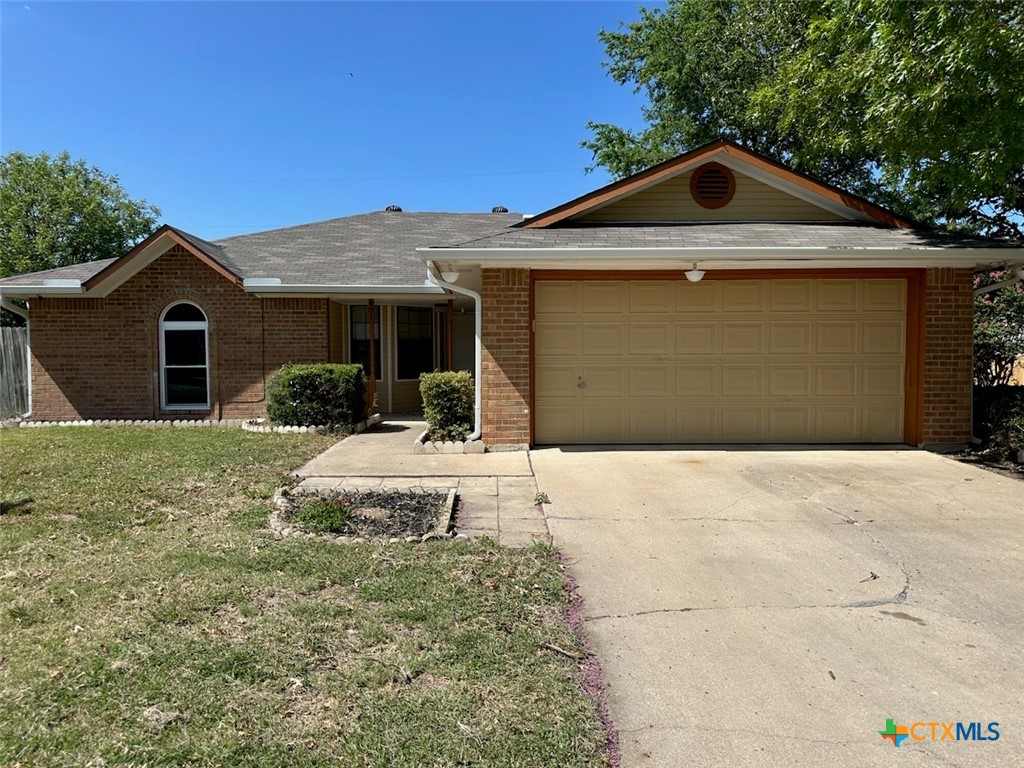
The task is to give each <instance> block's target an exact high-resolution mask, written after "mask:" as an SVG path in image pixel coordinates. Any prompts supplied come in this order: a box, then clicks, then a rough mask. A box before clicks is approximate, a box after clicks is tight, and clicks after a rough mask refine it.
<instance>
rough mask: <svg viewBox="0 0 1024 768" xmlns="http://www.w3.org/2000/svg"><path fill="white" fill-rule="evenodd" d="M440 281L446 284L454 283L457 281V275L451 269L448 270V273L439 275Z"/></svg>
mask: <svg viewBox="0 0 1024 768" xmlns="http://www.w3.org/2000/svg"><path fill="white" fill-rule="evenodd" d="M441 279H442V280H444V281H445V282H446V283H454V282H455V281H456V280H458V279H459V273H458V272H456V271H455V270H453V269H449V270H448V271H446V272H442V273H441Z"/></svg>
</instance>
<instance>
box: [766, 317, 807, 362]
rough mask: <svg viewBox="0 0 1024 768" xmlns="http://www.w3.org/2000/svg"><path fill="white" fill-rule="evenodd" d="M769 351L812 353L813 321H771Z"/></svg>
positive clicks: (797, 353)
mask: <svg viewBox="0 0 1024 768" xmlns="http://www.w3.org/2000/svg"><path fill="white" fill-rule="evenodd" d="M768 351H769V352H770V353H771V354H773V355H809V354H811V323H785V322H780V323H770V324H769V326H768Z"/></svg>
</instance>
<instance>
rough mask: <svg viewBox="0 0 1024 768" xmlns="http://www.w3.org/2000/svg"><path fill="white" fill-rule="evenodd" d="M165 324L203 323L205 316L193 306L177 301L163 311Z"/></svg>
mask: <svg viewBox="0 0 1024 768" xmlns="http://www.w3.org/2000/svg"><path fill="white" fill-rule="evenodd" d="M163 321H164V322H165V323H205V322H206V315H205V314H204V312H203V310H201V309H200V308H199V307H197V306H196V305H195V304H190V303H189V302H187V301H179V302H178V303H177V304H172V305H171V306H169V307H168V308H167V309H166V310H164V317H163Z"/></svg>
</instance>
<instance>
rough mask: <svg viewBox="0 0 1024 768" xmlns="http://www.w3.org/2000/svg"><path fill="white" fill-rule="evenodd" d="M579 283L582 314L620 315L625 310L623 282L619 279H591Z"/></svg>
mask: <svg viewBox="0 0 1024 768" xmlns="http://www.w3.org/2000/svg"><path fill="white" fill-rule="evenodd" d="M580 285H581V289H580V293H581V300H582V312H583V314H585V315H586V314H615V315H621V314H623V313H625V312H626V311H627V309H628V307H627V301H626V292H625V291H624V290H623V288H624V286H625V283H623V282H622V281H621V280H591V281H588V282H584V283H581V284H580Z"/></svg>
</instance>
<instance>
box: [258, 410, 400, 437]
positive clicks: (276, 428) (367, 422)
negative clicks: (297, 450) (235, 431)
mask: <svg viewBox="0 0 1024 768" xmlns="http://www.w3.org/2000/svg"><path fill="white" fill-rule="evenodd" d="M380 419H381V417H380V414H379V413H375V414H373V416H370V417H369V418H366V419H364V420H363V421H360V422H358V423H357V424H354V425H353V426H352V434H353V435H358V434H359V433H360V432H365V431H366V430H367V429H369V428H370V427H372V426H374V425H376V424H380ZM242 429H244V430H245V431H246V432H286V433H295V432H298V433H300V434H306V433H314V434H319V435H326V434H327V433H328V432H330V431H331V430H332V429H334V427H332V426H330V425H325V424H318V425H316V426H304V427H299V426H288V425H283V424H267V423H266V419H247V420H246V421H243V422H242Z"/></svg>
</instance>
